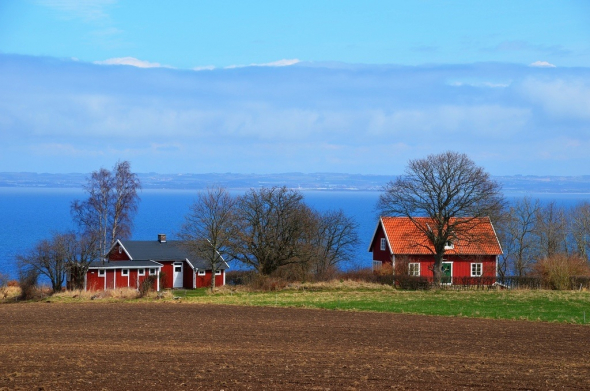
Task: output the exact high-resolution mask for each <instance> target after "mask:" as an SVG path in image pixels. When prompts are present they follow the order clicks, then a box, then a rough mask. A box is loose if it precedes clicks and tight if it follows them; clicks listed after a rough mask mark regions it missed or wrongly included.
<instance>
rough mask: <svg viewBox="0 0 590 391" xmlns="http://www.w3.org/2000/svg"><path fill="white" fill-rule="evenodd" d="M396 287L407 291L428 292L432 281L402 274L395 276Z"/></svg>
mask: <svg viewBox="0 0 590 391" xmlns="http://www.w3.org/2000/svg"><path fill="white" fill-rule="evenodd" d="M394 281H395V286H396V287H398V288H400V289H405V290H412V291H416V290H426V289H430V287H431V286H432V285H431V281H429V279H428V278H426V277H418V276H409V275H407V274H400V275H396V276H394Z"/></svg>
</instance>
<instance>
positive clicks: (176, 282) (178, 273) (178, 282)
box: [172, 262, 183, 288]
mask: <svg viewBox="0 0 590 391" xmlns="http://www.w3.org/2000/svg"><path fill="white" fill-rule="evenodd" d="M173 266H174V277H173V278H174V279H173V282H172V287H173V288H182V286H183V284H182V281H183V280H182V277H183V276H182V262H174V265H173Z"/></svg>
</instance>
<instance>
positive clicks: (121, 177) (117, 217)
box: [71, 161, 141, 256]
mask: <svg viewBox="0 0 590 391" xmlns="http://www.w3.org/2000/svg"><path fill="white" fill-rule="evenodd" d="M140 189H141V183H140V181H139V178H138V177H137V174H134V173H132V172H131V165H130V163H129V162H128V161H123V162H117V163H116V164H115V166H114V167H113V170H112V171H109V170H107V169H105V168H101V169H100V170H98V171H94V172H93V173H92V174H91V175H90V178H88V181H87V183H86V185H84V190H85V191H86V192H87V193H88V198H87V199H86V200H76V201H74V202H73V203H72V206H71V212H72V216H73V218H74V221H75V222H76V223H77V224H78V226H79V227H80V229H81V230H82V231H83V232H84V233H85V234H86V235H91V236H95V237H96V238H97V246H98V250H99V254H100V256H105V255H106V252H107V251H108V249H109V248H110V247H111V246H112V245H113V243H115V241H116V240H117V239H119V238H128V237H129V236H130V235H131V229H132V227H133V217H134V216H135V213H136V212H137V206H138V203H139V195H138V194H137V192H138V190H140Z"/></svg>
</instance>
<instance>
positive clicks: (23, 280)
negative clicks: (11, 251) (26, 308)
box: [18, 269, 39, 300]
mask: <svg viewBox="0 0 590 391" xmlns="http://www.w3.org/2000/svg"><path fill="white" fill-rule="evenodd" d="M18 274H19V276H18V285H19V287H20V296H19V300H30V299H34V298H35V297H36V296H37V280H38V279H39V273H38V272H37V271H36V270H35V269H25V270H20V271H19V273H18Z"/></svg>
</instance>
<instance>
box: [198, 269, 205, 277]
mask: <svg viewBox="0 0 590 391" xmlns="http://www.w3.org/2000/svg"><path fill="white" fill-rule="evenodd" d="M205 274H207V272H206V271H205V270H199V271H197V275H198V276H204V275H205Z"/></svg>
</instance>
